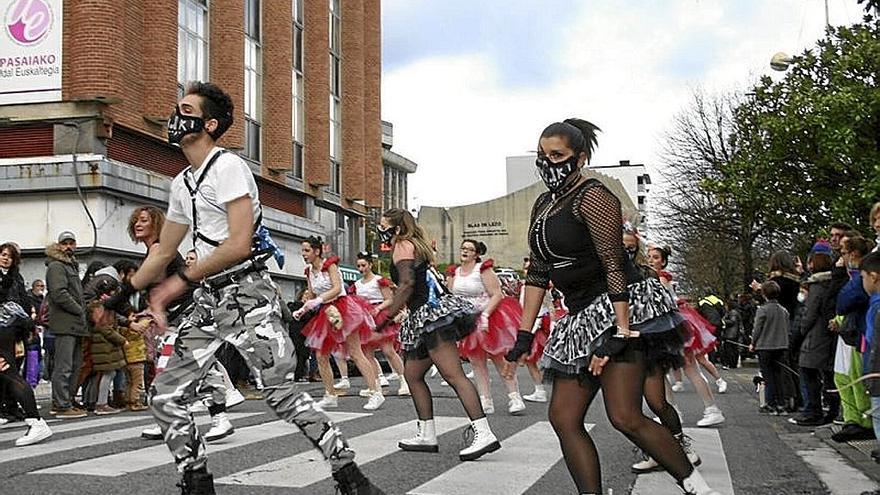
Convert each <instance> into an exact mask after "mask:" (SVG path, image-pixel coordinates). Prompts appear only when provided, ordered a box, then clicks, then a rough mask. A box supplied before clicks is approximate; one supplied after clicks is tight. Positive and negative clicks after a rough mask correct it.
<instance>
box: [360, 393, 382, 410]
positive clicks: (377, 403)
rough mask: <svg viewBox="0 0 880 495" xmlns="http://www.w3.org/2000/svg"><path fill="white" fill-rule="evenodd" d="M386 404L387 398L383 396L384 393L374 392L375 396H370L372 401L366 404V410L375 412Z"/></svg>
mask: <svg viewBox="0 0 880 495" xmlns="http://www.w3.org/2000/svg"><path fill="white" fill-rule="evenodd" d="M384 403H385V396H384V395H382V392H374V393H373V395H371V396H370V399H369V400H368V401H367V403H366V404H364V409H366V410H367V411H375V410H376V409H379V408H380V407H382V404H384Z"/></svg>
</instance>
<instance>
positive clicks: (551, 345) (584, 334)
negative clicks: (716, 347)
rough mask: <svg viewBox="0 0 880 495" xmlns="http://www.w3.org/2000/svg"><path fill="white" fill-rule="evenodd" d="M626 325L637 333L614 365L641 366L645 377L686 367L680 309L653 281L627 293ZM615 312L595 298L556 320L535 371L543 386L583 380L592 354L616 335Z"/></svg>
mask: <svg viewBox="0 0 880 495" xmlns="http://www.w3.org/2000/svg"><path fill="white" fill-rule="evenodd" d="M628 290H629V294H630V298H629V324H630V329H631V330H636V331H639V332H640V336H639V337H638V338H633V339H629V340H628V341H627V346H626V348H625V349H624V350H623V351H622V352H621V353H619V354H617V355H616V356H614V357H613V358H612V359H613V360H614V361H623V362H627V361H636V360H644V362H645V364H646V365H647V368H648V371H649V372H653V371H654V370H656V369H657V368H660V369H663V370H668V369H670V368H673V367H679V366H681V365H682V364H683V363H684V355H683V350H682V349H683V346H684V340H683V337H682V333H681V324H682V322H683V321H684V320H683V318H682V317H681V315H679V314H678V307H677V305H676V303H675V300H674V299H673V297H672V294H670V293H669V291H668V290H666V288H665V287H663V285H662V284H661V283H660V282H659V281H658V280H656V279H654V278H648V279H645V280H642V281H639V282H636V283H634V284H631V285H630V286H629V287H628ZM616 328H617V327H616V322H615V314H614V306H613V304H612V302H611V299H609V298H608V294H602V295H600V296H598V297H596V298H595V299H594V300H593V302H591V303H590V304H589V305H588V306H587V307H585V308H584V309H582V310H580V311H578V312H577V313H572V314H568V315H566V316H564V317H562V318H560V319H559V320H558V321H557V322H556V325H555V326H554V327H553V330H552V331H551V332H550V337H549V338H548V339H547V344H546V346H545V347H544V355H543V356H542V357H541V360H540V362H539V366H540V368H541V369H542V370H544V378H545V381H552V380H553V378H554V377H555V376H564V377H587V376H591V375H590V374H589V371H588V369H587V368H588V367H589V365H590V359H591V358H592V356H593V353H594V352H595V351H596V349H597V348H599V347H600V346H601V345H602V344H604V343H605V341H606V340H607V339H609V338H611V336H612V335H614V333H615V332H616Z"/></svg>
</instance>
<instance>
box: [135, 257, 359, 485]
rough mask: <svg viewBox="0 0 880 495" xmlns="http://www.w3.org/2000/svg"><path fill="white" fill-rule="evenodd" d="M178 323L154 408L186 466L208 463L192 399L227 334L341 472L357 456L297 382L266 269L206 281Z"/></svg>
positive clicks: (272, 402) (273, 398) (269, 395)
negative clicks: (215, 283) (215, 284)
mask: <svg viewBox="0 0 880 495" xmlns="http://www.w3.org/2000/svg"><path fill="white" fill-rule="evenodd" d="M193 298H194V304H193V306H192V308H190V312H189V314H187V315H186V316H185V317H184V318H183V321H182V322H181V323H180V326H179V327H178V333H177V340H176V341H175V343H174V352H173V353H172V355H171V357H170V359H169V360H168V365H167V367H166V368H165V370H164V371H162V372H161V373H160V374H159V375H158V376H157V377H156V380H155V381H154V382H153V385H152V387H151V388H150V405H151V407H152V411H153V415H154V416H155V418H156V421H157V422H158V423H159V426H160V427H161V428H162V431H163V433H164V436H165V443H166V444H167V445H168V448H169V449H170V450H171V453H172V455H173V456H174V461H175V462H176V463H177V468H178V470H180V471H181V472H183V471H188V470H194V469H199V468H202V467H204V466H205V465H206V462H207V457H206V453H205V441H204V439H203V438H202V435H201V434H200V433H199V430H198V428H196V424H195V421H194V420H193V417H192V415H191V414H190V412H189V410H188V407H187V406H188V405H189V404H190V403H192V402H193V401H194V400H196V397H197V392H198V389H199V384H200V382H201V381H202V380H203V379H204V378H205V377H206V376H207V375H208V373H209V370H210V369H211V368H212V366H213V364H214V362H215V361H216V358H215V357H214V352H215V351H216V350H217V348H218V347H220V345H221V344H222V343H223V342H224V341H225V342H229V343H230V344H232V345H233V346H235V348H236V349H237V350H238V352H239V353H241V355H242V357H244V359H245V361H246V362H247V363H248V365H249V366H250V367H251V369H253V370H254V372H255V373H259V375H260V376H261V378H262V381H263V386H264V389H263V394H264V396H265V398H266V402H267V403H268V404H269V407H271V408H272V410H274V411H275V414H277V415H278V417H279V418H280V419H282V420H284V421H286V422H288V423H291V424H293V425H295V426H297V427H298V428H299V429H300V431H301V432H302V433H303V435H305V436H306V438H308V439H309V441H310V442H311V443H312V445H314V447H315V448H316V449H318V450H319V451H321V453H322V454H323V455H324V458H325V459H327V460H328V461H329V462H330V465H331V468H332V470H333V471H334V472H335V471H337V470H338V469H340V468H341V467H343V466H344V465H346V464H348V463H351V462H352V461H353V460H354V451H352V450H351V449H350V448H349V446H348V443H347V442H346V440H345V438H344V437H343V436H342V433H341V432H340V430H339V428H338V427H337V426H336V425H334V424H333V422H332V421H330V418H329V417H328V416H327V415H326V414H325V413H324V412H323V411H321V410H320V409H317V408H316V407H315V404H314V401H313V400H312V398H311V397H310V396H309V395H308V394H307V393H305V392H302V393H297V392H296V390H295V382H294V368H295V366H296V357H295V354H294V347H293V343H292V342H291V340H290V337H289V335H288V333H287V330H286V329H285V328H284V326H283V325H282V323H281V306H280V304H281V303H280V299H279V297H278V289H277V287H276V286H275V284H274V283H273V282H272V279H271V278H270V277H269V274H268V272H266V271H265V270H262V271H256V272H250V273H245V274H242V275H240V276H238V277H235V278H234V279H233V281H232V282H231V283H229V284H228V285H225V286H223V287H220V288H212V287H211V286H210V285H208V284H203V285H202V286H201V287H200V288H199V289H197V290H196V291H195V294H194V295H193Z"/></svg>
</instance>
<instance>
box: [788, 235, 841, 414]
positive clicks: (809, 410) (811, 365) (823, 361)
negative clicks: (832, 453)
mask: <svg viewBox="0 0 880 495" xmlns="http://www.w3.org/2000/svg"><path fill="white" fill-rule="evenodd" d="M807 263H808V266H809V269H810V272H811V273H812V275H811V276H810V277H809V278H808V279H807V281H806V284H807V286H808V293H807V300H806V303H805V311H804V317H803V320H802V321H801V327H800V332H799V334H798V335H797V336H796V338H797V343H799V344H800V345H799V347H800V357H799V359H798V366H800V372H801V381H802V382H803V383H804V385H805V390H806V397H804V412H803V415H802V416H800V417H797V418H792V422H793V423H795V424H797V425H800V426H821V425H824V424H828V423H830V422H831V421H833V420H834V418H836V417H837V413H838V412H839V411H840V397H839V396H838V395H837V394H831V393H827V392H826V393H824V394H823V390H824V391H827V390H830V389H833V388H834V351H835V348H836V345H837V334H836V333H833V332H832V331H831V330H829V328H828V322H829V321H830V320H831V319H832V318H834V316H835V314H834V313H835V305H836V302H837V294H836V292H835V291H834V288H833V285H832V280H831V267H832V261H831V246H830V245H829V244H828V242H826V241H819V242H817V243H816V244H815V245H814V246H813V249H812V251H811V253H810V258H809V260H808V262H807ZM823 396H824V397H823ZM823 403H824V404H825V405H827V406H828V412H827V413H826V414H824V415H823V413H822V411H823V407H822V406H823Z"/></svg>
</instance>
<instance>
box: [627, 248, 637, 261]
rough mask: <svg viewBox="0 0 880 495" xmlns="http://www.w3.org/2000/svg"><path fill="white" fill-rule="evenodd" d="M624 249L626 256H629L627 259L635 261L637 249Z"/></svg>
mask: <svg viewBox="0 0 880 495" xmlns="http://www.w3.org/2000/svg"><path fill="white" fill-rule="evenodd" d="M625 249H626V255H627V256H629V259H631V260H634V259H636V254H638V252H639V249H638V248H635V249H630V248H625Z"/></svg>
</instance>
